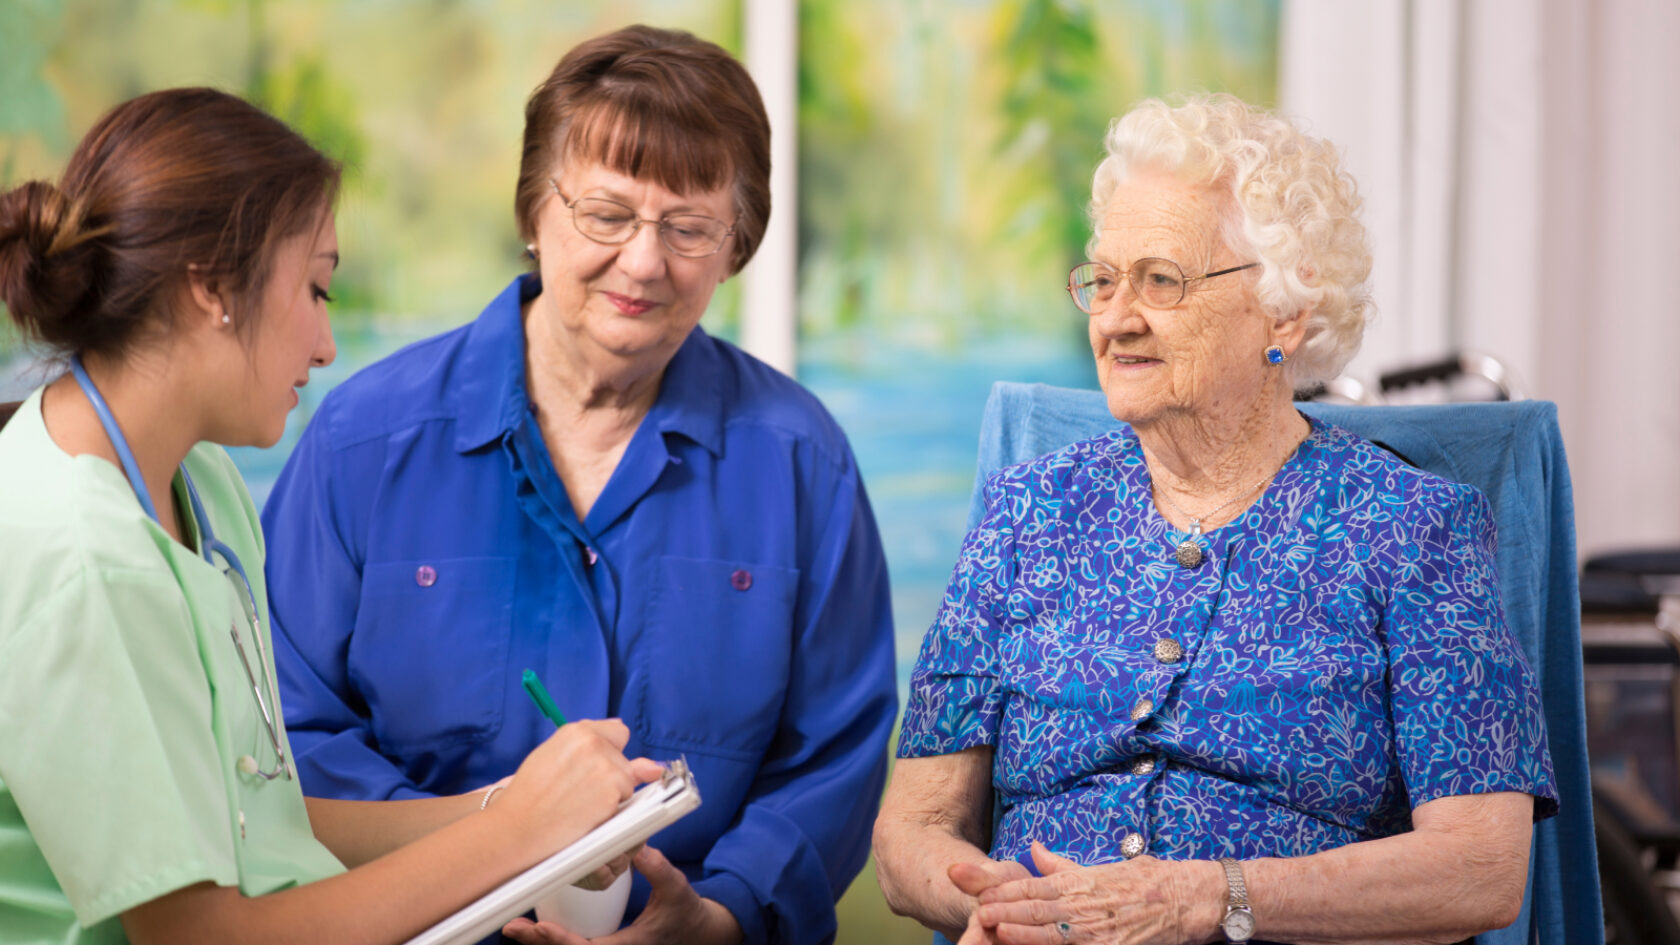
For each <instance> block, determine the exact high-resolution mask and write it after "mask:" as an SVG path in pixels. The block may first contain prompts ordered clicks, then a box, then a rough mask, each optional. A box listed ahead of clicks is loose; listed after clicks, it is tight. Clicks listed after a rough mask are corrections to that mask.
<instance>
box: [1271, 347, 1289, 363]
mask: <svg viewBox="0 0 1680 945" xmlns="http://www.w3.org/2000/svg"><path fill="white" fill-rule="evenodd" d="M1287 360H1289V355H1287V354H1284V353H1283V345H1272V346H1271V347H1270V348H1267V349H1266V362H1267V363H1268V364H1274V365H1276V364H1282V363H1283V362H1285V361H1287Z"/></svg>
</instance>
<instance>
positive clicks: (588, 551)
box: [583, 545, 601, 567]
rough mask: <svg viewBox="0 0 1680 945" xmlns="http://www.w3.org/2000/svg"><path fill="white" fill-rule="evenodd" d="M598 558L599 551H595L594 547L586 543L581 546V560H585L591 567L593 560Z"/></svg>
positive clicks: (599, 557)
mask: <svg viewBox="0 0 1680 945" xmlns="http://www.w3.org/2000/svg"><path fill="white" fill-rule="evenodd" d="M600 559H601V555H600V553H599V552H597V551H596V550H595V549H594V548H591V547H589V546H588V545H584V546H583V560H584V561H585V562H587V563H588V564H589V565H590V566H591V567H593V566H594V564H595V562H596V561H599V560H600Z"/></svg>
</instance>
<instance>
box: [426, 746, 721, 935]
mask: <svg viewBox="0 0 1680 945" xmlns="http://www.w3.org/2000/svg"><path fill="white" fill-rule="evenodd" d="M699 806H700V790H699V788H697V787H695V785H694V775H693V773H691V772H690V771H689V770H688V765H687V764H685V763H684V762H683V761H682V760H681V759H678V760H676V761H673V762H671V763H670V765H669V767H667V768H666V771H665V776H664V777H662V778H660V779H659V780H658V781H657V782H654V783H652V784H648V785H645V786H643V787H642V788H641V789H640V790H638V791H637V792H636V793H635V795H634V796H632V797H631V798H630V800H629V801H628V802H626V803H625V805H624V807H623V808H621V809H620V810H619V812H618V813H617V814H614V815H613V817H612V819H611V820H608V821H607V822H606V823H604V824H602V825H601V826H599V827H596V828H595V829H594V830H591V831H590V832H588V833H586V834H584V835H583V836H582V837H581V838H579V839H578V840H576V841H575V842H573V843H572V845H571V846H568V847H566V848H565V849H564V850H561V851H560V852H558V853H556V854H554V855H553V856H550V857H549V858H548V859H546V860H543V861H542V862H540V863H538V864H537V865H536V866H533V867H531V868H530V869H528V870H526V871H525V872H523V873H520V874H519V875H518V876H515V877H513V878H512V879H510V880H508V881H507V882H505V883H503V884H502V885H500V886H498V887H496V888H495V889H492V890H491V891H490V892H488V893H486V894H484V896H483V897H482V898H480V899H479V900H478V901H476V902H474V903H472V904H471V905H468V906H467V907H466V908H464V909H462V910H460V911H459V912H457V913H455V914H454V915H452V916H450V917H449V918H447V919H444V920H443V921H442V922H439V923H438V924H436V925H434V926H432V927H431V928H429V929H427V930H426V931H424V932H422V933H420V934H419V935H417V936H415V937H414V938H411V939H409V940H408V943H407V945H475V943H476V942H478V941H479V940H480V939H482V938H484V937H485V936H486V935H489V934H490V933H491V932H495V931H498V930H499V929H501V927H502V926H504V925H506V924H507V923H508V920H510V919H513V918H515V917H517V916H521V915H524V914H525V913H526V912H529V911H530V910H531V909H532V908H534V907H535V906H536V904H537V900H538V899H541V898H542V897H543V896H545V895H547V894H548V893H550V892H552V891H554V890H556V889H559V888H561V887H563V886H570V885H571V884H573V883H575V882H577V881H578V880H580V879H582V878H584V877H585V876H588V875H589V874H590V873H592V872H594V871H595V868H596V867H598V866H600V865H601V864H603V863H606V862H607V861H608V860H611V859H612V858H613V857H615V856H618V855H619V854H621V853H624V852H626V851H628V850H630V849H632V848H634V847H635V846H636V845H637V844H640V843H642V842H644V841H646V840H647V838H649V837H651V836H653V835H654V834H656V833H658V832H659V831H660V830H662V829H664V828H665V827H666V826H667V825H669V824H671V823H674V822H676V820H677V819H678V818H680V817H682V816H683V815H684V814H687V813H688V812H689V811H691V810H693V809H695V808H696V807H699Z"/></svg>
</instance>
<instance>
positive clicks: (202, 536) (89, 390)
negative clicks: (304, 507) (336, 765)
mask: <svg viewBox="0 0 1680 945" xmlns="http://www.w3.org/2000/svg"><path fill="white" fill-rule="evenodd" d="M70 372H71V373H72V374H74V375H75V376H76V384H77V385H78V386H80V387H81V388H82V393H84V394H86V395H87V399H88V402H89V403H91V404H93V412H94V413H95V414H97V415H98V416H99V425H100V426H102V427H104V428H105V435H106V436H107V437H110V439H111V448H112V449H114V450H116V453H117V459H119V460H121V461H122V468H123V474H124V475H126V476H127V477H128V484H129V485H130V486H131V487H133V489H134V497H135V498H136V499H139V500H140V508H142V509H144V510H145V512H146V514H147V515H150V516H151V517H152V521H154V522H157V523H158V525H159V526H161V525H162V524H163V520H162V519H161V518H159V517H158V512H157V506H156V505H154V504H152V495H151V492H150V491H149V490H147V488H146V480H145V478H144V477H142V476H141V475H140V465H139V464H138V463H136V462H135V461H134V453H133V451H131V450H130V449H129V448H128V439H127V438H126V437H124V436H123V432H122V428H121V427H120V426H118V425H117V418H116V417H115V416H113V415H112V414H111V408H110V407H109V406H108V405H107V404H106V403H105V398H104V397H102V396H100V394H99V388H97V387H95V386H94V385H93V379H92V378H90V377H88V374H87V369H86V368H84V367H82V359H81V356H80V355H71V357H70ZM180 473H181V482H182V483H184V484H185V485H186V487H187V502H188V504H189V505H191V506H192V515H193V522H194V523H195V524H196V525H197V526H198V542H199V548H200V552H199V553H200V554H202V555H203V556H204V560H205V561H206V562H208V563H209V564H210V566H211V567H215V564H216V562H215V561H214V560H213V559H212V558H211V557H210V555H211V553H212V552H214V553H215V554H219V555H221V556H222V558H223V560H225V561H227V563H228V567H227V570H225V571H224V572H223V573H224V574H227V575H229V576H230V580H229V582H228V583H230V584H231V585H233V590H234V596H235V597H237V598H239V604H240V607H241V609H243V610H244V611H245V622H246V624H247V625H248V626H250V628H251V638H252V639H251V645H252V646H253V647H254V648H255V649H256V651H257V670H258V672H252V671H251V661H250V659H249V658H248V657H247V656H246V655H245V643H244V641H243V640H242V639H241V637H240V633H239V621H238V620H235V621H234V622H233V624H232V625H231V626H230V628H229V633H231V634H232V635H233V648H234V649H235V650H237V651H238V652H239V663H240V665H241V666H243V667H244V668H245V679H246V680H247V681H248V682H250V684H251V694H252V695H253V696H255V697H256V700H257V713H258V714H259V715H261V716H262V722H263V728H265V729H267V730H268V743H269V744H270V745H272V746H273V747H274V757H275V765H274V768H273V769H271V770H267V771H265V770H263V768H262V766H261V765H259V764H258V763H257V759H256V757H255V756H253V755H241V756H240V757H239V760H238V762H237V764H238V767H239V770H240V771H242V772H244V773H245V774H248V775H254V776H256V777H259V778H262V779H263V780H264V781H272V780H274V779H275V778H279V777H284V778H287V779H288V780H289V779H290V778H291V777H292V768H291V765H290V764H288V763H287V761H286V751H285V749H284V748H283V747H282V746H281V743H280V729H279V727H278V725H277V724H276V723H275V720H274V714H273V712H271V711H270V709H269V700H268V699H267V698H265V694H268V695H273V694H274V681H273V680H272V679H271V678H270V677H269V674H268V657H267V653H266V652H265V651H264V649H263V636H262V619H261V618H260V617H259V616H258V614H257V596H256V593H255V592H254V591H253V590H252V589H251V579H250V578H249V577H247V576H246V574H245V566H244V565H243V564H240V562H239V556H238V555H236V554H234V553H233V549H232V548H229V547H228V546H227V544H226V543H224V542H222V541H219V540H218V539H217V538H216V535H215V533H214V532H212V531H211V530H210V516H208V515H207V514H205V512H204V503H202V502H200V501H199V498H198V490H197V489H195V488H194V487H193V481H192V477H191V476H189V475H187V467H186V464H184V463H183V464H182V465H181V467H180ZM233 577H237V578H238V580H231V578H233ZM259 673H260V675H261V677H262V678H261V682H260V683H259V682H258V675H259ZM273 703H274V705H275V706H279V704H280V699H279V697H278V696H277V695H276V696H275V697H274V700H273ZM241 816H243V815H241Z"/></svg>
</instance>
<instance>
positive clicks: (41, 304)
mask: <svg viewBox="0 0 1680 945" xmlns="http://www.w3.org/2000/svg"><path fill="white" fill-rule="evenodd" d="M79 217H80V214H79V213H78V212H76V208H75V207H73V206H72V204H71V201H70V200H69V198H67V197H66V196H65V195H64V192H63V191H61V190H59V189H58V188H57V187H55V186H53V185H52V184H50V183H47V182H46V181H29V182H28V183H25V184H22V185H20V186H18V187H16V188H14V189H12V190H10V191H7V192H6V193H4V194H0V301H4V302H5V303H6V308H7V309H9V310H10V312H11V316H12V321H13V322H15V323H16V324H17V325H18V327H19V328H21V329H22V330H23V332H24V334H25V335H26V336H29V337H33V338H37V339H39V340H42V341H45V342H48V343H49V344H58V343H59V342H60V341H61V340H63V337H62V336H63V333H62V332H61V331H59V330H55V329H57V328H58V326H59V325H60V323H62V321H63V319H64V317H65V316H66V315H68V314H69V313H71V312H73V311H75V309H76V308H77V306H78V305H79V304H80V303H81V302H82V300H83V299H84V298H85V297H86V296H87V294H88V292H89V289H90V286H91V285H92V283H93V281H94V279H93V272H92V267H93V265H94V258H93V257H94V253H93V251H92V250H93V247H92V246H91V245H90V244H89V242H88V240H89V238H90V237H91V236H93V235H95V234H92V233H86V232H83V229H82V221H81V220H80V219H79Z"/></svg>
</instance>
